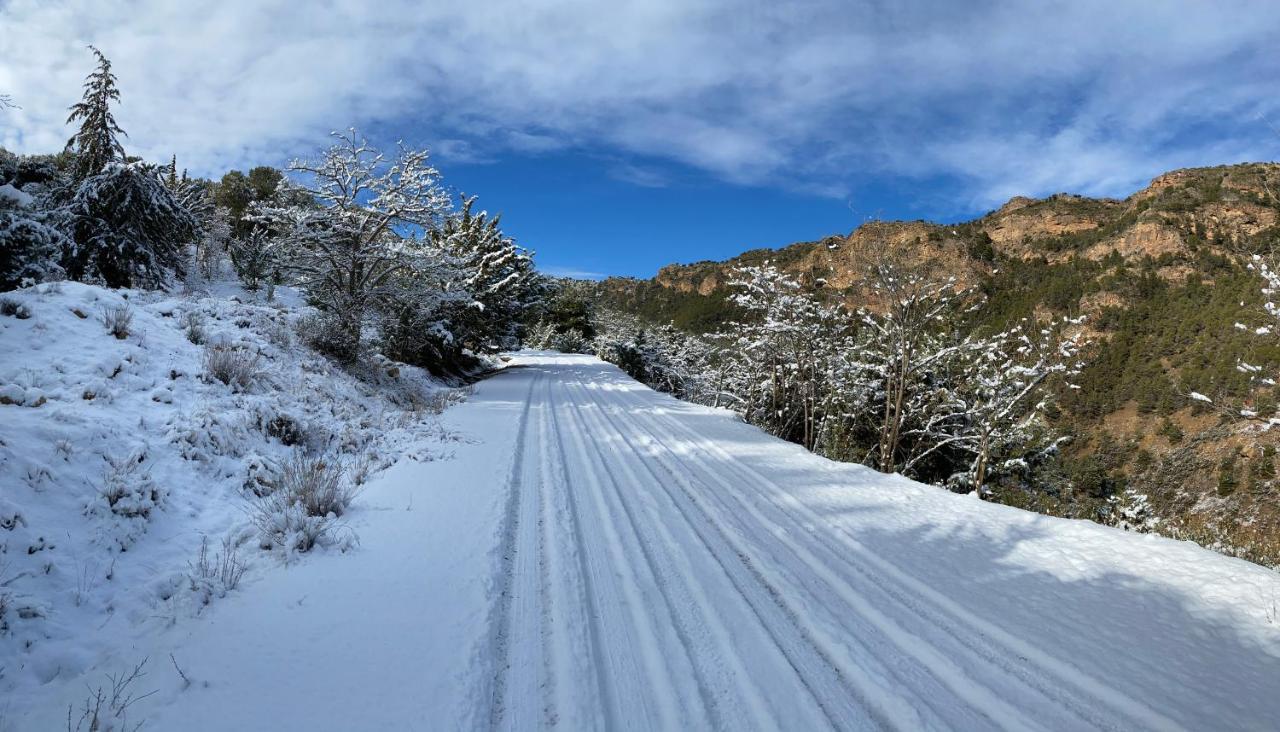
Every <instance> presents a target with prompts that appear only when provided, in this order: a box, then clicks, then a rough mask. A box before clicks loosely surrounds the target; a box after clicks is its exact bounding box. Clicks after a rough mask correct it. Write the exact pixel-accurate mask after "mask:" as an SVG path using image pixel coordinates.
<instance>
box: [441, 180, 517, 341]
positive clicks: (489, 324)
mask: <svg viewBox="0 0 1280 732" xmlns="http://www.w3.org/2000/svg"><path fill="white" fill-rule="evenodd" d="M475 201H476V199H475V197H474V196H472V197H464V198H463V200H462V210H461V211H460V212H458V213H457V214H455V215H452V216H449V217H448V218H447V219H445V222H444V226H442V227H441V228H440V229H437V230H434V231H432V234H431V236H432V239H433V240H434V241H435V242H436V243H437V244H438V245H439V246H440V247H441V248H443V249H444V250H445V251H446V252H447V253H449V254H450V255H452V256H453V257H454V258H455V259H456V260H457V264H458V266H459V267H460V268H461V269H462V271H463V276H464V277H465V279H464V282H463V285H464V287H465V288H466V290H467V292H468V293H470V294H471V298H472V302H470V303H468V304H467V306H466V307H465V308H462V309H461V311H460V312H459V313H457V315H456V316H455V326H456V328H457V330H458V331H459V332H458V335H459V336H460V337H461V338H462V339H463V341H464V345H465V347H467V348H471V349H473V350H476V351H494V350H500V349H503V348H511V347H514V346H515V344H516V335H517V334H516V326H517V324H518V321H519V318H520V314H521V312H522V311H523V309H524V307H525V306H526V305H528V304H529V302H530V300H531V299H533V298H535V297H536V296H537V292H536V290H537V289H538V287H537V285H538V278H537V274H536V273H535V272H534V269H533V260H532V258H531V257H530V255H529V254H528V253H526V252H525V251H524V250H522V249H521V248H520V247H518V246H516V244H515V242H514V241H512V240H511V237H509V236H507V235H506V234H504V233H503V232H502V228H501V226H500V224H499V219H500V217H499V216H494V217H490V216H489V214H488V212H485V211H481V212H479V213H475V212H474V211H473V210H472V208H473V206H474V204H475Z"/></svg>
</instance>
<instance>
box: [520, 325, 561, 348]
mask: <svg viewBox="0 0 1280 732" xmlns="http://www.w3.org/2000/svg"><path fill="white" fill-rule="evenodd" d="M555 337H556V324H555V323H553V322H551V321H549V320H542V321H539V322H538V323H536V324H534V326H533V327H531V328H529V332H528V333H526V334H525V337H524V345H526V346H529V347H531V348H543V349H546V348H551V344H552V342H553V341H554V340H555Z"/></svg>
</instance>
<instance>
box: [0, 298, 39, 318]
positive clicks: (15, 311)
mask: <svg viewBox="0 0 1280 732" xmlns="http://www.w3.org/2000/svg"><path fill="white" fill-rule="evenodd" d="M0 315H5V316H8V317H10V318H17V319H18V320H26V319H27V318H30V317H31V310H29V309H28V308H27V306H26V305H23V304H22V303H20V302H18V301H17V300H14V299H13V298H9V297H4V298H0Z"/></svg>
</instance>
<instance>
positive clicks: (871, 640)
mask: <svg viewBox="0 0 1280 732" xmlns="http://www.w3.org/2000/svg"><path fill="white" fill-rule="evenodd" d="M633 416H635V417H637V420H636V423H637V424H639V423H640V422H643V421H646V420H647V419H648V418H647V417H641V416H640V415H633ZM640 429H641V430H643V431H645V432H647V433H648V434H649V437H648V439H647V440H646V439H645V438H644V437H642V436H641V438H640V439H641V441H647V442H649V443H650V444H656V445H658V447H657V448H651V451H650V456H651V457H653V458H655V459H657V460H658V461H660V462H663V463H665V464H668V465H674V466H676V469H677V470H679V471H682V472H683V473H684V476H683V481H682V482H685V483H687V485H688V486H689V488H688V489H689V490H692V487H693V485H694V484H695V483H697V484H701V485H702V486H704V487H705V488H707V489H709V490H707V491H706V492H705V493H706V496H708V497H709V498H708V500H709V501H713V502H715V503H716V504H718V505H719V507H720V508H719V509H716V510H715V511H714V513H715V514H716V516H717V518H716V519H715V520H716V521H718V522H720V523H723V524H724V525H725V526H726V527H732V530H733V531H734V532H735V533H737V534H738V535H739V536H740V537H742V539H743V541H744V542H746V541H748V539H747V537H752V536H762V535H763V536H769V537H771V538H772V539H773V541H770V542H767V543H764V542H757V548H758V550H759V551H761V552H763V554H764V555H766V556H768V557H769V558H770V559H771V560H772V561H771V562H770V563H769V564H768V565H765V564H764V563H761V562H759V560H758V559H757V560H756V561H757V563H760V564H761V566H762V567H765V566H767V567H768V571H769V572H770V573H772V574H774V575H775V576H776V577H777V579H776V580H775V581H774V582H775V584H777V585H779V586H785V587H788V588H789V591H788V592H787V593H786V594H785V597H788V598H791V600H790V601H789V602H793V603H794V602H796V601H797V600H798V599H799V597H800V596H802V595H807V596H808V597H810V598H811V599H812V601H813V602H812V603H810V604H807V605H806V606H808V607H812V608H813V612H812V615H814V616H815V617H814V619H812V620H809V619H808V618H806V620H808V622H809V623H810V625H811V630H810V633H811V634H812V635H813V636H814V637H815V638H818V639H819V642H821V643H822V644H823V645H824V646H825V647H827V648H828V649H829V650H828V653H829V654H831V656H832V658H833V659H835V658H837V657H838V656H843V663H840V661H839V660H836V661H835V662H836V663H838V664H840V666H841V668H842V669H844V670H845V671H846V673H848V674H850V675H862V676H864V677H866V678H869V679H871V680H872V681H871V683H872V684H876V683H882V682H881V681H880V680H892V684H893V686H892V688H894V689H895V690H899V689H908V690H910V692H911V697H910V698H906V697H901V696H899V699H900V703H899V704H897V705H896V706H897V707H898V710H899V711H900V712H902V711H903V710H904V708H910V709H912V710H914V711H915V713H922V712H924V711H925V710H928V711H930V712H931V714H930V715H929V716H928V717H927V721H926V720H924V719H922V720H920V721H919V722H912V721H908V720H906V719H902V718H900V719H899V720H897V721H896V722H895V725H897V726H905V727H916V726H920V725H921V724H928V725H930V726H941V725H943V724H944V723H943V720H944V719H947V717H948V716H949V715H954V712H955V709H956V705H955V704H954V703H952V704H947V702H946V699H945V698H944V697H945V696H948V695H950V696H952V697H953V698H955V699H957V700H959V701H960V702H961V705H960V708H963V709H966V710H968V711H970V712H977V713H978V714H979V715H981V716H980V717H978V718H976V719H973V720H971V724H982V725H983V726H996V727H1000V728H1004V729H1020V730H1022V729H1044V727H1043V726H1042V725H1040V724H1038V723H1037V722H1036V721H1035V720H1033V719H1032V718H1030V717H1028V716H1026V715H1024V714H1023V713H1022V712H1021V711H1020V710H1019V709H1017V708H1016V707H1014V706H1013V705H1011V704H1009V703H1007V702H1006V701H1004V699H1003V698H1002V697H1000V696H999V695H998V694H996V692H995V690H994V689H991V688H989V687H987V686H985V685H983V684H980V683H977V682H975V681H972V680H971V679H969V678H968V676H967V675H966V674H965V673H964V672H963V670H962V669H961V668H960V667H959V666H958V664H957V663H956V662H955V661H954V660H953V659H951V658H949V657H947V656H945V655H943V654H942V653H940V652H939V651H938V649H936V648H934V647H933V646H932V645H929V644H928V643H925V642H924V641H923V640H922V639H920V638H918V637H916V636H915V635H913V634H911V633H909V632H908V631H906V630H905V629H903V628H902V627H901V626H900V625H899V624H898V623H897V622H896V621H894V620H893V619H892V618H890V617H889V616H887V615H886V614H885V613H884V612H882V611H881V610H880V609H879V608H877V607H875V606H874V605H873V604H872V603H870V602H869V601H868V599H867V598H864V597H862V596H860V595H858V594H857V593H855V592H853V591H852V590H851V589H850V588H849V587H847V586H846V585H845V583H844V582H842V581H841V579H840V578H839V577H838V576H836V575H835V574H834V573H833V572H831V571H830V569H829V568H828V567H827V566H826V565H825V563H823V562H820V561H818V560H817V559H816V557H814V556H813V554H811V553H810V552H808V551H807V550H805V549H804V548H802V547H800V546H799V545H798V544H797V543H796V542H794V541H793V540H792V539H791V536H790V532H788V531H786V529H785V528H784V526H785V525H783V524H778V523H776V522H770V521H768V520H766V519H764V518H763V517H761V516H760V515H759V513H758V512H755V511H754V508H753V507H752V506H750V505H746V504H740V506H741V507H742V508H745V509H747V511H748V513H749V514H752V518H754V519H755V520H756V523H757V526H756V527H755V528H756V530H754V531H753V527H752V526H749V525H748V524H747V523H746V521H745V519H744V518H743V517H742V516H741V515H740V513H739V512H738V511H736V510H735V508H737V506H735V505H733V504H731V503H729V502H728V500H727V499H726V497H725V495H724V494H725V493H733V492H735V489H734V487H733V486H732V485H730V484H729V483H728V482H727V481H724V480H723V478H721V477H720V476H719V475H717V474H715V473H714V472H713V471H711V470H710V469H708V468H707V467H706V466H705V465H701V464H700V463H699V462H698V461H696V460H688V459H679V458H678V457H674V456H678V455H679V453H678V452H677V451H675V450H672V449H670V447H669V446H667V445H666V444H665V443H662V442H661V441H660V440H659V439H658V438H657V432H656V430H653V429H649V428H645V427H640ZM668 456H673V457H668ZM699 476H701V477H699ZM673 477H676V478H677V479H678V480H679V479H680V478H681V476H677V475H675V473H674V471H673ZM713 484H714V485H718V486H719V490H716V489H715V488H714V487H713ZM780 547H781V548H785V551H786V553H787V555H788V556H790V557H793V558H794V561H788V560H787V559H786V558H785V557H783V556H781V555H780ZM797 565H798V566H799V567H800V568H802V570H803V571H799V572H797V571H796V567H797ZM833 595H834V596H835V597H834V598H833ZM833 600H838V602H837V601H833ZM784 601H786V600H784ZM838 604H842V605H843V606H844V607H845V608H847V609H848V610H850V611H852V612H853V613H854V616H853V617H848V616H845V617H843V618H842V617H841V616H839V615H835V614H834V610H833V608H835V607H836V606H837V605H838ZM824 613H825V614H829V615H831V618H830V619H829V621H828V623H827V624H826V626H827V627H832V628H834V629H835V632H828V631H825V630H824V629H823V625H822V624H820V623H819V622H818V621H817V617H816V616H820V615H822V614H824ZM797 614H798V613H797ZM850 621H853V622H855V623H856V625H857V627H855V628H850V627H849V623H850ZM848 643H853V644H855V647H854V648H850V647H849V646H848V645H847V644H848ZM835 649H843V650H844V651H845V652H844V653H843V654H841V653H839V652H838V651H836V650H835ZM904 659H911V660H912V661H913V664H904V663H903V662H902V661H903V660H904ZM872 698H873V699H874V698H876V697H875V696H872ZM948 721H949V722H954V719H951V720H948Z"/></svg>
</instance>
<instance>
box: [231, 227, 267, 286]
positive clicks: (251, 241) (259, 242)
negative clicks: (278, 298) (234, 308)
mask: <svg viewBox="0 0 1280 732" xmlns="http://www.w3.org/2000/svg"><path fill="white" fill-rule="evenodd" d="M277 249H278V244H277V241H276V240H275V239H273V238H271V236H270V235H269V234H268V233H267V230H266V229H265V228H263V227H255V228H253V229H252V230H250V231H249V233H248V234H247V235H245V236H244V237H243V238H240V239H233V240H231V241H230V242H228V244H227V255H228V256H229V257H230V259H231V266H232V268H233V269H235V271H236V276H237V277H239V278H240V281H241V282H242V283H244V289H246V290H248V291H250V292H256V291H257V290H258V289H259V288H261V287H262V285H263V284H265V283H267V282H268V280H269V279H270V278H271V277H272V276H273V273H274V272H276V271H277V270H278V269H279V267H280V263H279V262H277V261H276V254H277Z"/></svg>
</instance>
